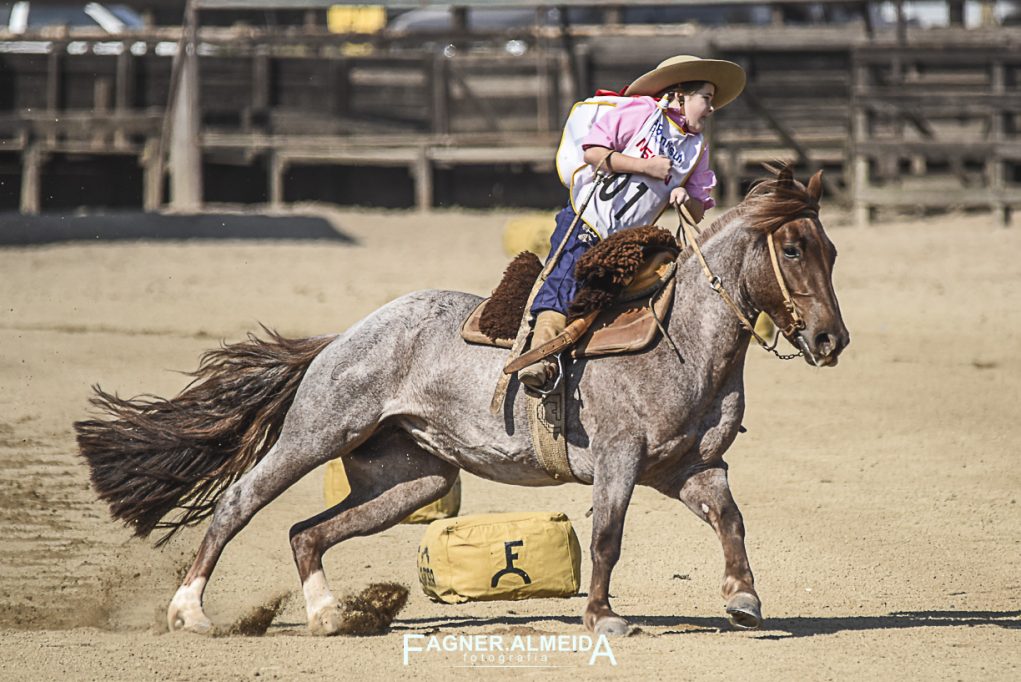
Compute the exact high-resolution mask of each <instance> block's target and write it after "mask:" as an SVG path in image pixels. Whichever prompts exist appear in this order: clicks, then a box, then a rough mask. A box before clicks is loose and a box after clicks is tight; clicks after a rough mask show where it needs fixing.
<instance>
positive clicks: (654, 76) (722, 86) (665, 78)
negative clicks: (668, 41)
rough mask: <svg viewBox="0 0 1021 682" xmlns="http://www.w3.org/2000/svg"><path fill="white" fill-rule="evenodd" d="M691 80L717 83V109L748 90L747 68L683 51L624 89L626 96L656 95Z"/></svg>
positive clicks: (715, 101) (715, 99)
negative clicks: (745, 87) (702, 57)
mask: <svg viewBox="0 0 1021 682" xmlns="http://www.w3.org/2000/svg"><path fill="white" fill-rule="evenodd" d="M687 81H708V82H710V83H712V84H713V85H715V86H716V94H715V95H714V96H713V108H714V109H722V108H723V107H725V106H727V105H728V104H730V103H731V102H733V101H734V99H735V98H736V97H737V96H738V95H740V94H741V91H742V90H744V84H745V75H744V69H742V68H741V67H740V66H738V65H737V64H735V63H734V62H728V61H724V60H722V59H701V58H699V57H695V56H692V55H690V54H682V55H678V56H676V57H671V58H670V59H667V60H664V61H662V62H660V64H659V66H657V67H656V68H655V69H653V70H652V71H650V72H648V73H646V74H643V75H642V76H640V77H639V78H638V79H637V80H636V81H635V82H634V83H632V84H631V85H629V86H627V88H626V89H625V90H624V94H625V95H651V96H656V95H658V94H659V93H661V92H663V91H664V90H666V89H667V88H669V87H670V86H671V85H677V84H678V83H685V82H687Z"/></svg>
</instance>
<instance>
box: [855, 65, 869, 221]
mask: <svg viewBox="0 0 1021 682" xmlns="http://www.w3.org/2000/svg"><path fill="white" fill-rule="evenodd" d="M869 80H870V79H869V75H868V66H866V65H865V64H862V63H861V61H860V58H859V56H858V54H857V53H856V52H852V57H851V145H850V149H849V154H850V159H849V161H850V164H849V165H850V167H851V177H850V183H849V184H850V186H851V213H852V215H853V219H854V222H855V224H856V225H858V226H866V225H868V224H869V222H870V221H871V218H872V211H871V207H870V206H869V205H868V203H866V201H865V194H866V193H867V192H868V184H869V162H868V159H867V158H866V157H865V155H864V154H862V152H861V150H860V148H859V145H860V144H861V143H862V142H863V141H865V140H867V139H868V132H869V119H868V117H869V114H868V111H867V110H866V109H865V106H864V104H863V102H862V100H863V99H864V97H863V95H864V94H865V89H866V88H867V87H868V85H869Z"/></svg>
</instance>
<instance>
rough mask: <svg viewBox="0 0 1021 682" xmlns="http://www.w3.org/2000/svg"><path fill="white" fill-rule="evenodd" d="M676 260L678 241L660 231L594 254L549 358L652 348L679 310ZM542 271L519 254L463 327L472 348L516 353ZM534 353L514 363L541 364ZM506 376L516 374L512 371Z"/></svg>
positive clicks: (617, 240) (586, 259)
mask: <svg viewBox="0 0 1021 682" xmlns="http://www.w3.org/2000/svg"><path fill="white" fill-rule="evenodd" d="M678 253H680V248H679V247H678V245H677V240H676V239H675V238H674V236H673V235H672V234H671V233H670V232H669V231H667V230H664V229H662V228H658V227H655V226H647V227H638V228H632V229H628V230H622V231H620V232H617V233H615V234H613V235H611V236H610V237H608V238H606V239H604V240H603V241H601V242H600V243H599V244H597V245H596V246H594V247H592V249H590V250H589V251H588V252H587V253H586V254H585V255H584V256H582V257H581V258H580V259H579V261H578V264H577V267H576V270H575V274H576V276H577V279H578V282H579V287H578V292H577V294H576V296H575V298H574V300H573V301H572V302H571V305H570V307H569V310H568V324H567V328H566V329H565V330H564V333H563V334H561V335H560V336H559V337H557V338H556V339H554V340H553V341H551V342H549V344H547V346H550V344H552V346H551V348H553V349H552V350H551V349H550V348H546V354H547V355H548V354H552V353H555V352H558V351H559V350H562V349H564V348H567V347H571V355H572V356H573V357H575V358H591V357H598V356H606V355H616V354H620V353H631V352H637V351H640V350H644V349H645V348H647V347H649V346H650V345H651V344H652V343H653V341H655V340H656V337H657V334H658V331H659V328H660V323H662V322H663V321H664V320H665V319H666V317H667V315H669V313H670V308H671V306H672V304H673V292H674V278H673V272H674V262H675V260H676V258H677V255H678ZM541 270H542V263H541V262H540V261H539V259H538V257H536V256H535V255H534V254H532V253H529V252H523V253H521V254H519V255H518V256H517V257H516V258H515V259H514V260H513V261H511V263H510V265H508V266H507V269H506V271H505V272H504V276H503V279H502V280H501V282H500V285H499V286H497V288H496V289H495V290H494V291H493V295H492V296H490V297H489V298H487V299H485V300H483V301H482V302H481V303H480V304H479V305H478V306H477V307H476V308H475V309H474V310H473V311H472V312H471V314H470V315H468V318H467V319H466V320H465V321H464V323H463V324H462V325H461V337H462V338H463V339H464V340H465V341H467V342H469V343H475V344H480V345H486V346H497V347H500V348H510V347H511V346H512V345H513V343H514V338H515V336H516V335H517V331H518V326H519V324H520V322H521V318H522V315H523V314H524V312H525V310H524V308H525V304H526V303H527V300H528V296H529V293H530V292H531V288H532V285H533V283H534V282H535V280H536V278H537V277H538V275H539V273H540V272H541ZM535 350H541V349H535ZM529 353H533V351H529ZM529 353H526V354H524V355H522V356H521V357H520V358H518V359H517V361H516V362H515V364H521V363H524V364H523V365H522V366H524V365H525V364H529V363H530V362H533V361H534V360H535V359H537V358H529V357H528V356H529ZM508 371H514V370H513V369H512V367H511V366H510V365H508Z"/></svg>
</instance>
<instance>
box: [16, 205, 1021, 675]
mask: <svg viewBox="0 0 1021 682" xmlns="http://www.w3.org/2000/svg"><path fill="white" fill-rule="evenodd" d="M329 215H330V218H331V220H333V221H334V223H335V224H336V225H337V226H338V227H339V228H341V229H342V230H344V231H345V232H347V233H349V234H351V235H352V236H354V237H356V238H357V239H358V240H359V244H358V245H356V246H351V245H345V244H339V243H337V244H335V243H324V242H305V243H299V242H273V243H270V242H262V243H260V242H236V241H235V242H213V243H210V242H202V243H198V242H193V243H187V242H164V243H155V242H150V243H117V244H98V243H97V244H72V245H59V246H47V247H23V248H6V249H2V250H0V273H2V274H0V301H2V302H3V306H2V310H0V348H2V353H0V388H2V390H0V518H2V524H3V526H2V527H3V529H4V532H3V538H2V539H0V557H2V562H0V679H4V680H25V679H76V680H77V679H96V680H138V679H161V680H170V679H173V680H176V679H182V680H183V679H192V680H233V679H252V678H255V677H259V679H267V678H269V679H319V680H321V679H370V680H376V679H379V680H390V679H404V678H409V679H412V678H413V679H444V678H451V677H454V678H460V677H464V676H467V675H471V676H472V677H481V678H488V677H492V678H500V679H505V678H508V677H509V676H511V675H513V676H515V677H522V676H525V677H528V676H532V677H542V678H550V677H556V678H560V677H563V678H571V679H578V678H579V677H583V678H586V679H587V678H590V677H591V678H599V679H603V678H628V679H659V678H664V679H665V678H670V679H691V680H715V679H741V678H745V679H784V680H788V679H791V680H794V679H797V680H801V679H867V680H886V679H897V680H902V679H926V680H929V679H937V680H943V679H949V680H956V679H966V680H967V679H972V680H978V679H981V680H1008V679H1015V680H1016V679H1018V678H1019V677H1021V670H1019V664H1021V578H1019V577H1018V576H1019V569H1021V505H1019V504H1018V498H1019V497H1021V485H1019V484H1021V473H1019V472H1021V469H1019V467H1018V453H1019V445H1018V443H1019V441H1021V425H1019V419H1018V415H1019V411H1018V405H1019V404H1021V358H1019V354H1018V350H1019V348H1021V228H1017V227H1015V228H1013V229H1004V228H1001V227H998V226H996V225H995V224H994V221H993V219H992V218H990V217H988V216H952V217H945V218H939V219H933V220H926V221H924V222H904V223H899V224H884V225H881V226H877V227H873V228H869V229H857V228H853V227H850V226H846V225H844V226H842V225H840V222H841V221H840V220H839V216H835V215H834V216H827V215H826V213H825V211H824V214H823V218H824V222H827V224H828V225H829V231H830V235H831V237H832V238H833V240H834V242H835V243H836V244H837V246H838V248H839V250H840V257H839V259H838V262H837V270H836V286H837V292H838V295H839V297H840V302H841V305H842V308H843V312H844V317H845V321H846V323H847V326H848V328H849V329H850V330H851V336H852V343H851V346H850V347H849V348H848V350H847V351H846V352H845V353H844V356H843V358H842V360H841V363H840V365H839V367H837V368H835V369H831V370H814V369H812V368H810V367H808V366H807V365H805V364H803V363H801V362H800V361H799V362H797V363H781V362H778V361H776V360H775V359H773V358H771V357H770V356H767V355H766V354H764V353H761V352H759V351H757V350H752V351H751V352H750V353H749V361H748V365H747V372H746V377H747V385H748V410H747V415H746V419H745V424H746V426H747V427H748V433H747V434H746V435H744V436H742V437H740V438H739V439H738V441H737V443H736V444H735V445H734V447H733V448H732V449H731V451H730V453H729V455H728V461H729V462H730V463H731V481H732V486H733V489H734V492H735V496H736V498H737V500H738V502H739V504H740V505H741V509H742V511H743V513H744V517H745V522H746V525H747V528H748V549H749V554H750V557H751V560H752V566H753V569H754V571H755V576H756V578H757V587H758V590H759V593H760V594H761V596H762V600H763V612H764V615H765V617H766V623H765V626H764V627H763V629H761V630H759V631H756V632H735V631H732V630H731V629H729V627H728V626H727V624H726V620H725V618H724V614H723V603H722V600H721V598H720V596H719V583H720V578H721V575H722V570H723V567H722V558H721V552H720V549H719V544H718V542H717V540H716V537H715V536H714V534H713V533H712V531H711V530H710V529H709V527H708V526H705V525H704V524H702V523H701V522H700V521H698V520H697V519H696V518H695V517H694V516H693V515H691V514H690V513H689V512H688V511H687V510H685V509H683V508H682V506H681V505H680V504H679V503H672V502H670V501H669V500H666V499H664V498H662V497H660V496H659V495H658V494H656V493H654V492H652V491H649V490H644V489H640V490H638V491H637V492H636V495H635V497H634V500H633V502H632V505H631V510H630V514H629V516H628V520H627V527H626V533H625V538H624V547H623V552H622V558H621V561H620V563H619V564H618V567H617V570H616V572H615V573H614V582H613V588H612V593H613V594H614V595H615V600H614V602H613V603H614V606H615V607H616V609H617V610H618V611H619V612H620V613H621V614H622V615H624V616H626V617H629V618H630V619H631V621H632V623H633V624H635V625H637V626H638V627H639V628H640V632H639V633H638V634H636V635H634V636H632V637H629V638H627V639H624V640H617V641H613V642H612V647H613V652H614V654H615V657H616V661H617V666H616V667H613V666H611V665H609V663H607V662H606V661H605V660H602V661H600V662H599V663H597V665H595V666H593V667H589V666H588V657H587V656H586V655H582V654H555V655H553V656H552V657H551V658H550V659H549V660H548V663H549V664H551V665H555V666H558V667H557V668H554V669H550V668H516V669H513V670H500V669H486V670H483V671H473V670H466V669H465V668H463V667H458V666H464V665H465V661H464V660H463V655H462V654H460V653H457V654H435V653H433V654H419V655H413V656H412V658H411V660H410V665H409V666H407V667H405V666H404V665H403V664H402V641H403V637H402V636H403V635H404V634H406V633H427V634H428V633H435V634H439V635H444V634H451V633H452V634H504V635H507V634H511V633H518V634H532V635H539V634H544V633H564V634H582V633H583V632H584V630H583V628H582V626H581V624H580V613H581V611H582V608H583V605H584V598H583V597H577V598H572V599H561V600H553V599H550V600H535V601H528V602H496V603H484V604H466V605H461V606H446V605H439V604H434V603H432V602H430V601H429V600H428V599H426V597H425V596H424V595H423V594H422V593H421V591H420V590H419V589H418V587H417V572H416V568H415V549H416V547H417V543H418V540H419V538H420V537H421V534H422V532H423V528H422V527H421V526H399V527H397V528H394V529H392V530H390V531H387V532H386V533H383V534H382V535H380V536H376V537H372V538H364V539H356V540H353V541H351V542H349V543H347V544H346V545H342V546H340V547H338V548H336V549H334V550H333V551H332V552H331V553H329V554H327V556H326V571H327V575H328V576H330V578H331V581H332V585H333V587H334V588H335V590H336V591H337V592H338V593H340V594H343V593H348V592H353V591H356V590H360V589H361V588H363V587H364V586H366V585H367V584H368V583H370V582H373V581H379V580H397V581H401V582H404V583H406V584H408V585H411V586H412V588H413V589H412V596H411V599H410V602H409V605H408V607H407V608H406V610H405V611H404V612H403V613H402V614H401V615H400V617H399V618H398V620H397V621H396V622H395V624H394V629H393V632H392V633H391V634H389V635H386V636H382V637H372V638H331V639H317V638H313V637H311V636H308V635H307V633H306V629H305V623H304V620H305V617H304V606H303V600H302V599H301V597H300V589H299V585H298V582H297V576H296V572H295V569H294V567H293V565H292V561H291V558H290V551H289V547H288V543H287V529H288V528H289V526H290V525H291V524H292V523H294V522H295V521H297V520H299V519H303V518H305V517H308V516H310V515H312V514H314V513H316V512H318V511H319V510H320V509H321V507H323V501H322V490H321V486H322V471H321V470H320V471H317V472H315V473H313V474H311V475H309V476H308V477H306V478H305V479H304V480H302V481H301V482H300V483H299V484H298V485H296V486H294V487H293V488H292V489H291V490H289V491H288V492H287V493H286V494H284V495H283V496H282V497H281V498H279V499H278V500H277V501H276V502H274V503H273V504H272V505H270V506H269V507H268V508H267V509H265V510H264V511H263V512H262V513H260V514H259V515H258V516H257V517H256V519H255V520H254V521H253V523H252V524H251V525H250V526H249V527H248V528H247V529H246V530H245V531H244V532H242V534H241V535H239V536H238V537H237V538H236V539H235V540H234V542H233V543H232V544H230V545H229V546H228V549H227V551H226V553H225V555H224V557H223V559H222V561H221V562H220V565H219V568H218V570H217V572H216V573H215V574H214V577H213V580H212V583H211V585H210V587H209V589H208V591H207V593H206V606H207V612H208V613H209V615H210V616H211V617H212V618H213V620H214V621H215V622H216V623H217V624H218V625H223V626H229V625H230V624H231V623H232V622H234V621H236V620H237V619H238V618H239V617H241V616H242V615H244V614H245V613H247V612H248V611H249V610H251V609H252V608H253V607H255V606H257V605H259V604H263V603H265V602H266V601H267V600H268V599H270V598H271V597H273V596H274V595H276V594H279V593H288V594H289V595H290V597H289V599H288V601H287V602H286V606H285V608H284V610H283V611H282V612H281V614H280V615H279V616H278V617H277V619H276V621H275V622H274V624H273V626H272V627H271V628H270V630H269V632H268V633H267V635H266V636H264V637H261V638H258V637H241V636H221V637H200V636H195V635H186V634H173V635H171V634H167V633H166V626H165V621H164V618H165V616H164V614H165V609H166V606H167V602H168V600H169V599H170V597H171V596H172V594H173V592H174V589H175V588H176V585H177V583H178V579H179V574H180V572H181V571H183V570H184V567H185V566H186V564H187V562H188V560H189V557H190V556H191V554H192V552H193V551H194V549H195V547H196V546H197V544H198V541H199V538H200V536H201V532H202V528H198V529H190V530H189V531H187V532H185V533H182V534H181V536H180V537H178V538H177V539H176V540H175V541H173V542H172V543H171V544H170V545H169V546H168V547H167V548H166V549H164V550H162V551H157V550H154V549H153V548H152V547H151V545H150V544H148V543H146V542H143V541H139V540H134V539H132V538H131V537H130V536H129V533H128V532H127V531H126V530H125V529H124V528H122V527H120V526H119V525H118V524H116V523H114V522H112V521H111V520H110V519H109V517H108V516H107V513H106V509H105V508H104V507H103V506H102V505H100V504H99V503H97V502H96V501H95V500H94V498H93V495H92V492H91V490H90V488H89V485H88V481H87V475H86V470H85V468H84V466H83V465H82V464H81V463H80V462H79V461H78V460H77V458H76V455H75V444H74V439H73V433H72V430H71V423H72V422H73V421H75V420H76V419H81V418H83V417H84V416H85V415H86V414H87V404H86V400H87V398H88V396H89V386H90V384H92V383H95V382H98V383H100V384H102V386H103V387H104V388H107V389H109V390H116V391H117V392H119V393H120V394H121V395H135V394H139V393H155V394H159V395H170V394H174V393H176V392H177V391H178V390H180V389H181V388H182V387H183V386H184V384H185V383H186V378H185V377H183V376H181V375H180V374H177V373H174V372H173V371H171V370H190V369H193V368H194V366H195V364H196V361H197V358H198V355H199V354H200V352H201V351H203V350H204V349H207V348H210V347H212V346H214V345H215V344H216V343H217V342H218V341H219V340H220V339H221V338H223V339H226V340H228V341H236V340H239V339H241V338H243V336H244V334H245V333H246V332H247V331H249V330H253V329H256V328H257V323H258V322H264V323H266V324H267V325H270V326H272V327H275V328H277V329H278V330H280V331H281V332H284V333H286V334H288V335H302V336H306V335H313V334H319V333H325V332H331V331H339V330H342V329H344V328H346V327H347V326H349V325H351V324H352V323H354V322H355V321H357V320H358V319H359V318H361V317H362V316H364V315H366V314H367V313H369V312H370V311H372V310H373V309H375V308H377V307H378V306H380V305H382V304H383V303H385V302H386V301H388V300H390V299H392V298H394V297H396V296H398V295H400V294H403V293H405V292H409V291H412V290H415V289H421V288H433V287H435V288H453V289H461V290H466V291H472V292H476V293H487V292H488V291H489V290H490V289H491V288H492V287H493V286H494V285H495V284H496V280H497V278H498V276H499V273H500V271H501V270H502V268H503V267H504V265H505V263H506V261H507V258H506V256H505V255H504V254H503V253H502V250H501V239H500V237H501V231H502V229H503V226H504V224H505V222H506V220H507V219H508V218H509V217H510V214H507V213H468V212H439V213H434V214H431V215H430V216H427V217H421V216H418V215H415V214H411V213H381V212H335V213H330V214H329ZM589 498H590V490H589V489H588V488H586V487H582V486H569V487H562V488H555V489H545V490H529V489H525V488H510V487H503V486H498V485H497V484H492V483H488V482H485V481H482V480H479V479H477V478H473V477H470V476H467V477H465V480H464V504H463V508H462V512H463V513H467V514H470V513H479V512H491V511H504V510H508V511H510V510H560V511H564V512H566V513H567V514H568V515H569V516H570V517H571V518H572V519H573V520H574V522H575V524H576V527H577V531H578V534H579V537H580V540H581V543H582V546H583V547H587V545H588V542H589V536H590V528H589V524H588V521H587V520H586V519H585V518H584V513H585V511H586V510H587V509H588V507H589V505H590V499H589ZM582 571H583V575H582V579H583V585H586V586H587V584H588V577H589V566H588V561H587V558H586V559H585V560H584V561H583V564H582Z"/></svg>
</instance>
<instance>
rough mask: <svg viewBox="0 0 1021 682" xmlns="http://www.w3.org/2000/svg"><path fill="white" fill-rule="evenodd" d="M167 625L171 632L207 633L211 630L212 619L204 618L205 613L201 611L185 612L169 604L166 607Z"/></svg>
mask: <svg viewBox="0 0 1021 682" xmlns="http://www.w3.org/2000/svg"><path fill="white" fill-rule="evenodd" d="M167 627H169V628H170V631H171V632H194V633H195V634H198V635H208V634H209V633H211V632H212V631H213V621H211V620H209V619H208V618H206V614H204V613H202V611H199V612H198V613H197V614H195V613H191V614H186V613H185V612H184V611H181V610H179V609H177V608H176V607H175V606H174V605H173V604H171V605H170V608H168V609H167Z"/></svg>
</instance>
